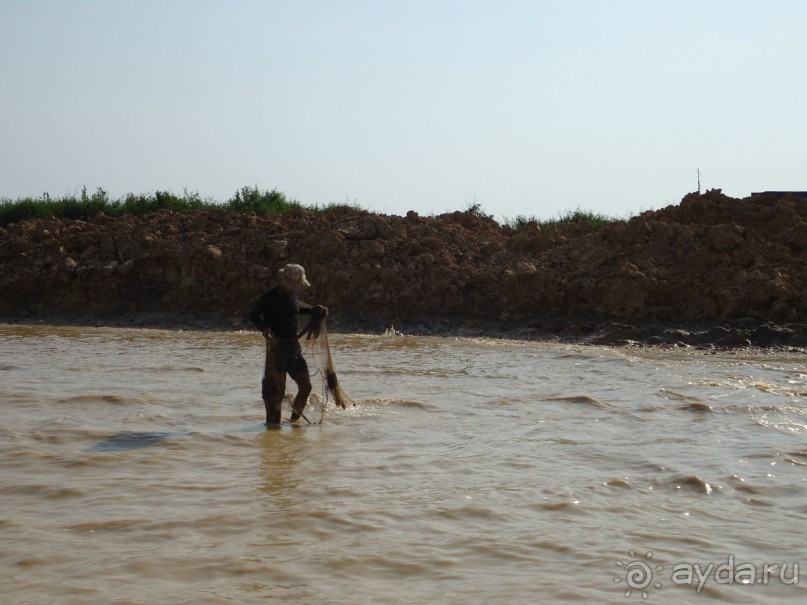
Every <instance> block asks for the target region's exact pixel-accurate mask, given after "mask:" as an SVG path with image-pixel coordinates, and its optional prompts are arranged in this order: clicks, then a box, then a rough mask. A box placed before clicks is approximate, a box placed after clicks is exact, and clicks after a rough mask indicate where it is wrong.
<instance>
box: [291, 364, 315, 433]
mask: <svg viewBox="0 0 807 605" xmlns="http://www.w3.org/2000/svg"><path fill="white" fill-rule="evenodd" d="M291 379H292V380H293V381H294V382H296V383H297V396H296V397H295V398H294V401H293V402H292V412H291V421H292V422H294V421H296V420H299V419H300V416H302V415H303V410H304V409H305V406H306V404H307V403H308V396H309V395H310V394H311V376H309V375H308V373H305V374H294V375H292V377H291Z"/></svg>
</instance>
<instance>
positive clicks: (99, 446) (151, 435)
mask: <svg viewBox="0 0 807 605" xmlns="http://www.w3.org/2000/svg"><path fill="white" fill-rule="evenodd" d="M188 434H189V433H185V432H180V433H168V432H163V431H139V432H135V433H118V434H117V435H113V436H112V437H110V438H109V439H104V440H103V441H100V442H98V443H96V444H95V445H93V446H92V447H90V448H88V450H87V451H90V452H123V451H127V450H136V449H140V448H143V447H149V446H152V445H156V444H158V443H161V442H163V441H165V440H166V439H169V438H170V437H183V436H185V435H188Z"/></svg>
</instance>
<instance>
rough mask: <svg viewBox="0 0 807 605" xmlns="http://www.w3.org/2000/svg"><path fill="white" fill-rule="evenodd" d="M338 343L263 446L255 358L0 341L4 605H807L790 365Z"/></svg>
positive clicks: (64, 332)
mask: <svg viewBox="0 0 807 605" xmlns="http://www.w3.org/2000/svg"><path fill="white" fill-rule="evenodd" d="M331 345H332V350H333V354H334V359H335V363H336V366H337V370H338V372H339V377H340V381H341V383H342V385H343V387H344V389H345V391H346V392H347V393H348V394H349V395H350V396H351V397H352V398H353V400H354V401H355V404H356V405H355V406H354V407H350V408H349V409H347V410H345V411H342V410H336V409H334V408H333V407H332V406H330V407H329V406H327V405H326V407H325V410H324V421H323V423H322V424H314V425H310V426H308V425H307V426H300V427H292V426H289V425H284V426H282V427H281V428H279V429H272V430H266V428H265V427H264V426H263V425H262V424H261V420H262V416H263V405H262V403H261V401H260V398H259V393H260V378H261V376H260V374H261V371H262V367H263V358H262V356H263V351H264V349H263V343H262V339H261V337H260V336H259V335H257V334H256V333H246V332H244V333H224V332H178V331H161V330H129V329H109V328H64V327H62V328H51V327H47V326H33V327H31V326H16V325H15V326H0V406H2V408H1V409H2V423H0V469H1V470H2V473H0V494H2V496H1V498H0V561H1V562H2V569H3V573H2V577H1V578H0V586H1V587H2V593H3V595H2V602H3V603H15V604H18V603H19V604H22V603H28V604H39V603H43V604H44V603H77V604H78V603H113V602H115V603H136V604H141V603H142V604H151V603H171V604H174V605H177V604H180V603H188V604H191V603H192V604H194V605H195V604H219V603H220V604H225V603H271V602H278V603H281V602H282V603H336V602H351V603H390V604H392V603H474V602H477V603H478V602H489V603H568V602H571V603H574V602H576V603H595V602H596V603H627V602H631V601H634V602H636V601H641V602H658V603H672V602H675V603H706V602H710V601H715V602H732V603H779V602H783V603H784V602H788V603H803V602H805V600H807V579H803V580H802V578H800V577H799V575H798V574H799V571H800V570H799V569H797V567H796V566H797V565H800V564H805V563H807V558H806V557H805V543H806V542H807V539H806V538H807V531H806V530H805V527H807V523H806V521H807V405H805V401H807V369H806V368H805V359H804V357H803V356H789V355H787V354H782V353H778V354H770V355H759V356H754V355H747V354H743V353H742V352H740V353H736V354H729V353H725V354H717V355H713V354H707V353H704V352H697V351H665V350H658V349H612V348H606V347H590V346H577V345H574V346H573V345H560V344H547V343H529V342H518V341H502V340H484V339H478V340H473V339H459V338H439V337H428V338H426V337H405V336H390V335H387V336H384V335H377V336H373V335H332V337H331ZM314 382H315V385H317V386H315V392H316V393H317V395H320V399H321V392H322V391H321V388H320V387H319V383H318V382H317V377H316V376H315V379H314ZM307 416H308V417H309V418H312V417H313V418H312V419H314V420H318V419H319V417H320V403H318V400H317V399H316V398H315V400H313V401H312V402H311V404H310V406H309V408H308V410H307ZM284 417H288V409H286V410H284ZM766 566H767V567H766ZM805 571H806V572H807V570H805ZM688 573H689V575H687V574H688ZM628 593H630V594H628ZM645 595H647V598H646V599H645V598H644V596H645Z"/></svg>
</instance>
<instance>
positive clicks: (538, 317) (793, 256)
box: [0, 190, 807, 347]
mask: <svg viewBox="0 0 807 605" xmlns="http://www.w3.org/2000/svg"><path fill="white" fill-rule="evenodd" d="M0 242H2V245H1V246H0V316H3V317H5V318H6V319H11V320H20V319H22V318H27V319H31V318H44V319H45V320H46V321H47V320H48V319H55V318H60V317H65V316H70V317H93V316H103V317H105V318H107V319H109V318H113V319H114V317H116V316H123V314H125V315H126V317H128V318H133V317H138V316H139V317H148V316H149V315H148V314H152V316H153V314H157V313H160V314H166V313H168V314H171V317H179V318H186V319H188V320H191V319H193V318H198V317H204V318H211V317H215V318H223V319H224V320H225V321H226V323H227V324H228V325H229V326H232V327H239V326H241V325H242V322H243V320H244V317H245V315H246V314H247V312H248V311H249V308H250V306H251V305H252V303H253V301H254V300H255V298H256V296H257V295H258V294H259V293H260V292H261V291H263V290H264V289H265V287H266V286H267V285H269V284H270V283H271V279H272V276H273V275H274V272H275V270H276V269H278V268H279V267H281V266H282V265H283V264H285V263H287V262H296V263H300V264H302V265H304V266H305V267H306V271H307V273H308V275H309V279H310V281H311V282H312V284H313V286H312V288H310V289H309V290H308V291H307V292H306V293H305V294H304V295H303V297H302V298H303V299H306V300H310V301H313V302H321V303H323V304H326V305H328V306H329V307H330V309H331V315H332V318H333V320H334V322H335V323H336V325H337V327H339V326H340V325H342V326H345V327H350V328H356V327H358V328H361V326H366V327H367V328H368V329H377V328H380V327H383V325H384V324H386V323H387V322H393V323H395V325H396V327H398V328H408V329H410V330H413V331H418V332H420V333H423V332H430V331H431V332H434V333H440V332H441V331H445V330H456V329H457V328H458V327H464V328H465V329H467V330H477V331H480V332H483V333H488V334H495V333H496V332H497V331H498V330H500V329H501V330H508V331H513V330H520V331H521V333H523V334H524V335H531V334H534V335H536V336H545V335H553V334H558V335H560V336H562V337H563V336H568V337H575V338H584V339H586V338H588V339H590V340H592V341H595V342H605V343H622V342H625V341H630V340H640V341H650V342H660V343H661V342H683V343H686V344H697V343H699V342H712V343H716V344H718V345H724V346H745V345H747V344H754V345H760V346H770V345H784V346H799V347H801V346H805V345H807V326H805V322H807V307H806V306H805V298H806V297H807V202H805V201H804V200H799V199H796V198H788V197H785V198H774V197H754V198H746V199H733V198H729V197H726V196H724V195H723V194H722V193H721V192H720V191H719V190H714V191H710V192H707V193H705V194H702V195H699V194H689V195H687V196H686V197H685V198H684V199H683V200H682V201H681V203H680V204H678V205H675V206H669V207H667V208H664V209H661V210H658V211H653V212H646V213H644V214H642V215H640V216H637V217H634V218H632V219H631V220H629V221H626V222H619V223H614V224H612V225H609V226H607V227H604V228H601V229H595V228H593V227H591V226H590V225H588V224H583V223H581V224H566V225H561V226H557V227H552V228H546V229H543V230H541V229H539V228H538V227H537V226H536V225H528V226H527V227H525V228H524V229H521V230H519V231H514V230H512V229H509V228H507V227H501V226H499V225H498V224H497V223H496V222H495V221H493V220H490V219H488V218H486V217H484V216H477V215H475V214H474V213H471V212H454V213H449V214H443V215H440V216H433V217H424V216H418V215H417V214H415V213H412V212H410V213H409V215H407V216H406V217H397V216H385V215H378V214H372V213H369V212H357V211H355V210H350V209H346V208H345V209H337V210H333V211H329V212H326V213H311V212H308V211H298V212H295V213H293V214H291V215H285V216H265V217H261V216H254V215H252V216H250V215H237V214H232V213H226V212H223V211H222V212H198V213H171V212H169V211H161V212H158V213H156V214H152V215H149V216H146V217H142V218H139V217H124V218H118V219H112V218H109V217H106V216H104V215H99V216H96V217H93V218H91V219H88V220H87V221H80V220H55V219H54V220H44V221H31V222H24V223H20V224H11V225H8V226H6V227H5V228H0ZM131 321H135V320H131Z"/></svg>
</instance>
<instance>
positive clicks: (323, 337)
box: [300, 313, 354, 422]
mask: <svg viewBox="0 0 807 605" xmlns="http://www.w3.org/2000/svg"><path fill="white" fill-rule="evenodd" d="M303 335H305V344H306V355H307V356H308V357H309V358H310V359H311V361H312V362H313V363H314V364H315V365H316V371H312V372H311V379H312V381H313V380H314V378H315V376H317V375H318V376H320V377H321V382H322V408H321V409H322V411H321V413H320V420H319V421H320V422H322V419H323V418H324V416H325V407H326V406H327V404H328V401H330V400H331V399H333V402H334V403H335V404H336V405H338V406H339V407H340V408H342V409H343V410H344V409H346V408H347V406H349V405H354V403H353V400H351V399H350V397H348V396H347V394H346V393H345V391H344V390H343V389H342V385H341V384H340V383H339V378H338V377H337V375H336V368H335V367H334V363H333V355H332V354H331V346H330V343H329V342H328V322H327V319H326V316H325V315H323V314H317V313H312V315H311V320H310V321H309V322H308V325H307V326H306V327H305V328H304V329H303V331H302V332H301V334H300V336H301V337H302V336H303Z"/></svg>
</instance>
